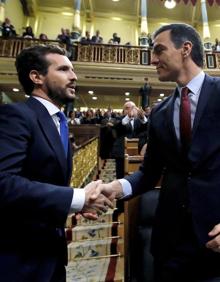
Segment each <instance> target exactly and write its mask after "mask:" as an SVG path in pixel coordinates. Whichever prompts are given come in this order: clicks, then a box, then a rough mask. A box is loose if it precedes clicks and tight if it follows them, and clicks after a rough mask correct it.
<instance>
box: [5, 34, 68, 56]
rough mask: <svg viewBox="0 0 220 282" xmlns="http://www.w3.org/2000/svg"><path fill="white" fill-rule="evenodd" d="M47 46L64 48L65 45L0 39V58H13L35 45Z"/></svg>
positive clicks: (56, 42)
mask: <svg viewBox="0 0 220 282" xmlns="http://www.w3.org/2000/svg"><path fill="white" fill-rule="evenodd" d="M49 44H53V45H59V46H61V47H64V48H65V44H62V43H60V42H59V41H56V40H45V41H41V40H39V39H28V38H25V39H24V38H13V39H5V38H2V37H0V57H11V58H15V57H16V56H17V55H18V54H19V53H20V52H21V50H23V49H24V48H27V47H30V46H35V45H49Z"/></svg>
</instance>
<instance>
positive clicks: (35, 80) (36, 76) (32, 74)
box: [29, 70, 44, 85]
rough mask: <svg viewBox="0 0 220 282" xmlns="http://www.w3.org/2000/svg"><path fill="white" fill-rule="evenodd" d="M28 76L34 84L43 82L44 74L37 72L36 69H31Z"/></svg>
mask: <svg viewBox="0 0 220 282" xmlns="http://www.w3.org/2000/svg"><path fill="white" fill-rule="evenodd" d="M29 77H30V79H31V80H32V81H33V83H34V84H35V85H42V84H43V81H44V76H43V75H42V74H39V72H38V71H36V70H32V71H31V72H30V74H29Z"/></svg>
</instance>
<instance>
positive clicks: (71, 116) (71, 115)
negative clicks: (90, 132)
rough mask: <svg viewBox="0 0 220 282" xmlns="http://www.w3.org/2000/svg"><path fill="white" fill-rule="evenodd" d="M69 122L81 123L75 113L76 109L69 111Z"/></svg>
mask: <svg viewBox="0 0 220 282" xmlns="http://www.w3.org/2000/svg"><path fill="white" fill-rule="evenodd" d="M67 122H68V123H70V124H81V121H80V118H77V117H76V115H75V111H70V112H69V117H68V119H67Z"/></svg>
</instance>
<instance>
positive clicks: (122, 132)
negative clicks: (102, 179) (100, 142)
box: [111, 101, 147, 178]
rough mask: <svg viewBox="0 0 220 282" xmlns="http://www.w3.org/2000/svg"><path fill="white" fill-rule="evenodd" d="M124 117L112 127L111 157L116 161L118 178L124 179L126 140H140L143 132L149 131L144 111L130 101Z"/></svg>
mask: <svg viewBox="0 0 220 282" xmlns="http://www.w3.org/2000/svg"><path fill="white" fill-rule="evenodd" d="M123 113H124V116H123V117H122V118H120V119H119V120H117V121H116V122H115V124H114V126H113V127H112V133H113V136H114V138H115V140H114V142H113V147H112V151H111V157H112V158H114V159H115V161H116V177H117V178H122V177H124V155H125V146H124V139H125V137H127V138H130V139H131V138H139V136H140V135H141V133H142V132H144V131H146V130H147V118H146V117H145V115H144V112H143V110H141V109H139V108H137V107H136V105H135V103H134V102H132V101H128V102H126V103H125V104H124V106H123Z"/></svg>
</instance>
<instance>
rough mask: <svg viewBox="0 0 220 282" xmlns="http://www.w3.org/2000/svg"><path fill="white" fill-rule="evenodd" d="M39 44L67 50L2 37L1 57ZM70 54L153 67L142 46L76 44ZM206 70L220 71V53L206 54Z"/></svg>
mask: <svg viewBox="0 0 220 282" xmlns="http://www.w3.org/2000/svg"><path fill="white" fill-rule="evenodd" d="M39 44H41V45H42V44H44V45H45V44H46V45H48V44H55V45H59V46H61V47H64V48H66V46H65V44H62V43H60V42H59V41H56V40H45V41H41V40H39V39H23V38H13V39H5V38H2V37H0V57H10V58H15V57H16V56H17V54H19V53H20V51H21V50H22V49H24V48H26V47H29V46H34V45H39ZM68 54H71V57H72V58H73V60H74V61H77V62H87V63H89V62H92V63H106V64H128V65H151V50H150V49H147V48H144V47H141V46H125V45H109V44H91V45H84V44H80V43H78V44H75V45H71V46H69V47H68ZM204 68H205V69H218V70H219V69H220V52H212V51H209V52H206V53H205V56H204Z"/></svg>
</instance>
